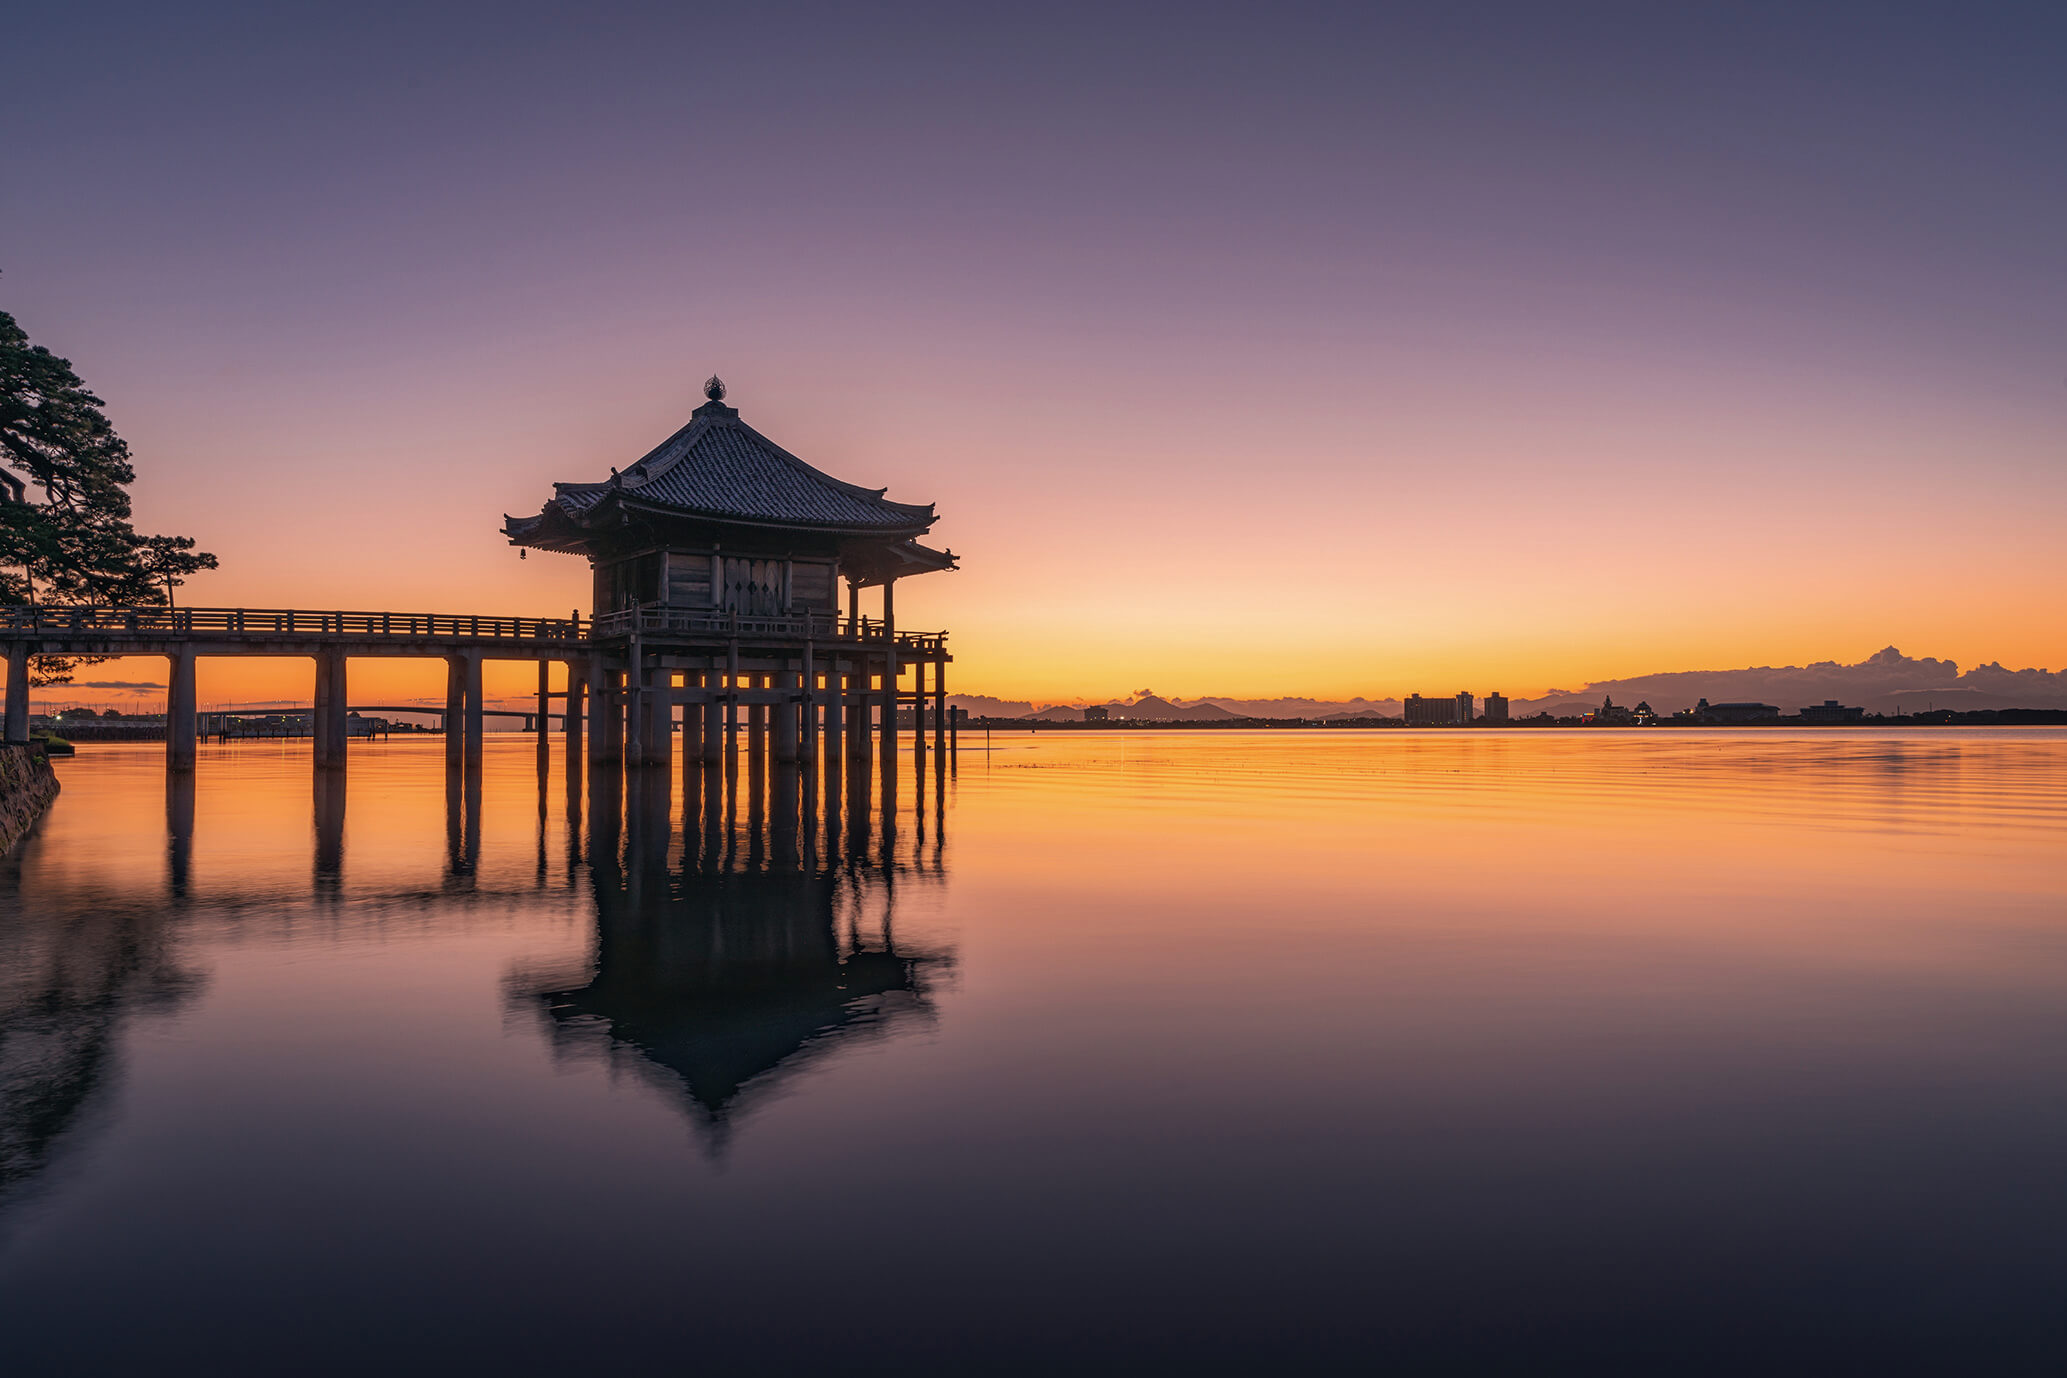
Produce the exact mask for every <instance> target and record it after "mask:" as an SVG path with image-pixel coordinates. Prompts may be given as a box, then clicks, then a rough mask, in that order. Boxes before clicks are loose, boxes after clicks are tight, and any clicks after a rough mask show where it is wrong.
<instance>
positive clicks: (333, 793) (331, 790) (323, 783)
mask: <svg viewBox="0 0 2067 1378" xmlns="http://www.w3.org/2000/svg"><path fill="white" fill-rule="evenodd" d="M315 793H316V876H317V878H318V879H319V880H325V881H331V882H335V881H336V880H337V878H338V877H339V876H341V875H343V874H344V818H345V777H344V775H343V774H342V773H340V772H338V771H334V770H325V771H318V772H317V773H316V783H315Z"/></svg>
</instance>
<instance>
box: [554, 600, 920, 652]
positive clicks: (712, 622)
mask: <svg viewBox="0 0 2067 1378" xmlns="http://www.w3.org/2000/svg"><path fill="white" fill-rule="evenodd" d="M590 625H591V631H590V635H592V636H595V637H599V638H601V637H619V636H630V635H631V634H632V633H633V632H634V631H636V632H637V633H638V634H639V635H640V636H642V637H647V636H655V637H664V636H670V635H673V636H712V637H733V636H764V637H780V638H783V639H785V640H791V641H805V640H811V641H872V642H881V641H882V640H883V639H884V636H885V634H886V632H887V630H888V629H887V628H886V626H885V625H884V623H883V622H882V620H881V619H880V618H874V617H859V618H849V617H841V616H839V615H837V614H835V613H806V614H799V615H793V616H789V615H786V616H770V615H755V614H750V613H724V612H692V611H687V610H685V609H682V608H667V607H638V608H624V609H621V610H619V611H617V612H606V613H604V614H603V615H602V616H600V617H598V618H596V619H595V621H594V622H593V623H592V624H590ZM946 644H947V633H946V632H899V633H897V646H898V649H899V650H908V651H912V652H914V653H926V654H937V653H938V652H939V651H940V650H941V649H942V648H943V647H945V646H946Z"/></svg>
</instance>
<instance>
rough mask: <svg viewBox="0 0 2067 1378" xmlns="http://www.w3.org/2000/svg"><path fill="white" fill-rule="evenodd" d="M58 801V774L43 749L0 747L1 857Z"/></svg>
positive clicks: (36, 747) (38, 747)
mask: <svg viewBox="0 0 2067 1378" xmlns="http://www.w3.org/2000/svg"><path fill="white" fill-rule="evenodd" d="M55 798H57V772H56V771H54V770H52V769H51V768H50V757H49V756H47V755H45V754H44V751H43V748H42V747H40V746H33V745H32V746H0V853H4V852H7V851H10V850H12V849H13V847H14V844H15V843H17V842H19V841H21V840H22V838H23V837H24V836H25V835H26V834H27V833H28V831H29V829H30V828H31V827H33V826H34V825H35V822H36V820H37V819H38V818H41V817H42V816H43V810H45V809H47V808H49V807H50V801H51V800H53V799H55Z"/></svg>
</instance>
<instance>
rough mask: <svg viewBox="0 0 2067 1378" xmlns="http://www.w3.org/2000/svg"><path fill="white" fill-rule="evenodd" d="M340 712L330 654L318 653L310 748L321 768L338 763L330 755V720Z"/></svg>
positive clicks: (310, 724) (310, 722)
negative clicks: (331, 671) (331, 670)
mask: <svg viewBox="0 0 2067 1378" xmlns="http://www.w3.org/2000/svg"><path fill="white" fill-rule="evenodd" d="M337 712H338V706H337V677H336V676H335V675H333V674H331V673H330V652H328V651H318V652H316V694H315V697H314V698H313V699H312V700H311V701H310V708H309V747H310V750H311V751H312V752H313V753H314V755H315V759H316V764H317V765H318V766H319V767H322V766H333V765H336V764H337V762H336V761H334V760H333V759H331V755H330V744H331V740H332V738H331V734H330V719H331V718H332V717H333V716H335V715H336V713H337Z"/></svg>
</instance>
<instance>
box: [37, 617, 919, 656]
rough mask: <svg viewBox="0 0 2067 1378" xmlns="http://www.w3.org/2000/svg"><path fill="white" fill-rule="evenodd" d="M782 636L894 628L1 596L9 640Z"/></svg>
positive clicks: (913, 640) (867, 620)
mask: <svg viewBox="0 0 2067 1378" xmlns="http://www.w3.org/2000/svg"><path fill="white" fill-rule="evenodd" d="M635 631H636V632H637V633H638V634H639V635H640V636H651V637H666V636H670V635H674V636H708V637H735V636H743V637H777V638H781V639H784V640H792V641H804V640H814V641H827V642H855V641H859V642H865V643H874V644H877V645H880V644H882V642H883V641H884V638H885V636H886V634H887V631H888V628H887V627H885V625H884V624H883V622H882V620H881V619H879V618H873V617H859V618H848V617H841V616H839V615H837V614H834V613H810V614H805V615H799V616H781V617H769V616H751V615H747V614H732V613H710V612H689V611H685V610H683V609H680V608H665V607H641V608H627V609H625V610H623V611H621V612H613V613H605V614H604V615H603V616H601V617H599V618H596V619H594V620H593V621H590V622H584V621H583V620H582V619H581V618H580V617H476V616H474V615H472V614H470V613H444V612H310V611H308V610H306V609H299V608H132V607H99V606H85V605H82V606H77V607H67V606H42V605H38V606H29V605H26V604H14V605H9V606H0V640H4V639H9V638H28V637H34V636H54V637H63V636H94V635H105V636H117V637H121V636H145V637H154V638H155V637H163V638H164V639H166V640H167V641H172V640H178V639H182V638H187V637H207V636H232V637H235V636H334V637H350V638H353V639H355V640H381V639H391V640H396V641H405V640H410V639H421V638H425V637H436V638H439V639H444V640H453V639H457V640H480V641H529V642H537V641H583V640H588V639H591V638H594V639H610V638H615V637H621V636H629V635H631V634H632V633H633V632H635ZM946 645H947V633H945V632H899V633H897V647H898V649H899V650H900V651H907V652H910V653H912V654H914V655H938V654H941V653H942V652H943V651H944V650H945V648H946Z"/></svg>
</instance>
